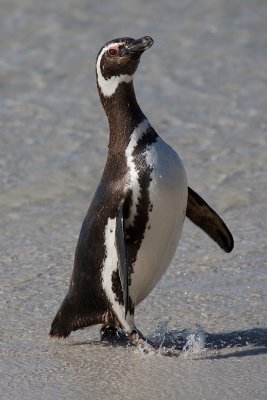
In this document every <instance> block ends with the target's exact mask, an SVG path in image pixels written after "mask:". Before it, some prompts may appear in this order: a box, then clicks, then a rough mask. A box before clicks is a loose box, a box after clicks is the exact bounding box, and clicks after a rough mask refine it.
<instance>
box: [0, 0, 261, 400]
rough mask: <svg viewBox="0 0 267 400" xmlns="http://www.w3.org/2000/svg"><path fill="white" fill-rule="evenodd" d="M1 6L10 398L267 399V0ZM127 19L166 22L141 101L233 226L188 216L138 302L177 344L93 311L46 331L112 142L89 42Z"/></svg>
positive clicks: (100, 40) (140, 27)
mask: <svg viewBox="0 0 267 400" xmlns="http://www.w3.org/2000/svg"><path fill="white" fill-rule="evenodd" d="M0 18H1V23H0V33H1V59H0V93H1V97H0V103H1V107H0V125H1V126H0V138H1V145H0V182H1V193H0V213H1V214H0V224H1V241H0V251H1V256H0V257H1V286H0V290H1V303H0V310H1V324H0V341H1V342H0V344H1V364H0V366H1V369H0V371H1V373H0V396H1V398H2V399H5V400H9V399H10V400H11V399H12V400H14V399H15V400H17V399H20V400H21V399H23V400H24V399H25V400H30V399H44V400H50V399H96V400H97V399H111V400H115V399H123V398H127V399H131V400H132V399H143V398H148V399H165V398H166V399H167V398H168V399H177V398H179V399H180V400H182V399H188V400H194V399H196V400H197V399H206V400H214V399H215V398H220V399H221V400H224V399H225V400H229V399H231V400H233V399H240V400H241V399H242V400H246V399H251V398H253V399H254V400H265V399H266V391H267V384H266V374H267V367H266V364H267V363H266V361H267V324H266V309H267V307H266V306H267V302H266V293H267V279H266V276H267V275H266V271H267V260H266V259H267V257H266V226H267V179H266V177H267V114H266V109H267V100H266V99H267V96H266V93H267V50H266V49H267V47H266V43H267V24H266V21H267V4H266V2H264V1H261V0H234V1H232V2H229V1H219V0H217V1H216V0H215V1H211V0H199V1H198V2H194V1H193V0H186V1H185V0H182V1H179V2H176V1H174V0H168V1H165V2H164V4H163V2H161V1H158V0H157V1H155V2H153V3H152V2H149V1H147V2H142V1H132V2H131V3H125V2H123V1H121V0H120V1H119V0H118V1H115V2H108V1H107V0H106V1H102V2H97V1H86V0H78V1H77V0H75V1H74V0H67V1H66V0H65V1H63V0H54V1H50V0H49V1H45V2H44V1H41V0H2V1H1V17H0ZM122 35H123V36H133V37H141V36H143V35H150V36H152V37H153V38H154V40H155V44H154V46H153V47H152V48H151V49H150V50H149V51H148V52H146V54H145V55H144V56H143V59H142V61H141V64H140V67H139V71H138V73H137V74H136V78H135V87H136V92H137V98H138V100H139V103H140V105H141V107H142V109H143V110H144V112H145V114H146V115H147V116H148V118H149V120H150V121H151V123H152V124H153V126H154V127H155V129H156V130H157V132H158V133H159V134H160V135H161V136H162V137H163V138H164V139H165V140H166V141H167V142H168V143H169V144H171V145H172V146H173V147H174V148H175V149H176V150H177V152H178V153H179V154H180V156H181V158H182V159H183V161H184V164H185V167H186V170H187V173H188V178H189V183H190V185H191V186H192V187H193V188H194V189H195V190H196V191H198V192H199V193H200V194H201V195H202V196H203V197H204V198H205V199H207V201H208V202H209V203H210V204H211V205H212V206H213V207H214V208H215V209H216V210H217V211H218V212H219V213H220V215H221V216H222V217H223V218H224V220H225V221H226V223H227V224H228V226H229V228H230V229H231V231H232V232H233V235H234V238H235V249H234V251H233V252H232V253H231V254H229V255H228V254H224V253H223V252H222V251H221V250H220V249H219V248H217V247H216V245H215V244H214V243H213V242H211V240H210V239H209V238H207V237H206V236H205V234H204V233H202V232H201V231H200V230H199V229H197V228H196V227H194V226H193V225H192V224H191V223H190V222H186V223H185V226H184V230H183V235H182V238H181V241H180V245H179V248H178V250H177V252H176V256H175V258H174V260H173V262H172V264H171V266H170V268H169V269H168V272H167V273H166V275H165V276H164V277H163V279H162V280H161V281H160V283H159V284H158V286H157V288H156V289H155V290H154V291H153V292H152V293H151V295H150V296H149V297H148V298H147V299H146V300H145V301H144V302H143V303H142V304H141V305H140V307H139V308H138V310H137V318H136V322H137V326H138V327H139V328H140V329H141V331H142V332H143V333H144V334H146V335H150V336H152V337H153V338H154V339H156V338H157V340H159V341H160V342H163V344H165V345H167V346H169V347H171V346H172V344H173V343H176V344H177V343H178V341H180V343H181V344H182V347H183V346H184V350H183V351H178V350H174V351H173V354H172V356H171V357H165V356H161V355H152V354H150V355H148V356H145V355H143V354H141V353H140V352H139V351H138V350H136V349H135V348H129V347H128V346H125V344H124V342H119V343H118V344H117V345H110V344H104V343H100V342H99V332H98V331H99V327H93V328H89V329H86V330H83V331H79V332H75V333H73V334H72V335H71V336H70V338H69V339H67V340H63V341H55V340H51V339H49V337H48V332H49V327H50V323H51V320H52V319H53V317H54V314H55V312H56V310H57V308H58V306H59V304H60V302H61V300H62V299H63V297H64V295H65V293H66V291H67V287H68V283H69V277H70V274H71V269H72V263H73V256H74V250H75V246H76V242H77V237H78V234H79V230H80V226H81V223H82V220H83V217H84V214H85V212H86V210H87V208H88V205H89V203H90V200H91V198H92V196H93V194H94V190H95V188H96V185H97V182H98V181H99V179H100V176H101V173H102V169H103V166H104V163H105V157H106V154H107V140H108V136H107V132H108V128H107V121H106V119H105V116H104V113H103V110H102V108H101V105H100V102H99V99H98V94H97V90H96V84H95V72H94V63H95V57H96V54H97V52H98V50H99V48H100V47H101V46H102V45H103V44H104V43H105V42H106V41H108V40H110V39H112V38H114V37H118V36H122ZM158 326H159V328H158V329H157V330H156V331H155V329H156V328H157V327H158Z"/></svg>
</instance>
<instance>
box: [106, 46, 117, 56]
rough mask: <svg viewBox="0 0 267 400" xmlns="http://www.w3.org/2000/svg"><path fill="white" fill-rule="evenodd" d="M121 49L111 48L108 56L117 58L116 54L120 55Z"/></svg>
mask: <svg viewBox="0 0 267 400" xmlns="http://www.w3.org/2000/svg"><path fill="white" fill-rule="evenodd" d="M118 51H119V48H118V47H111V48H110V49H108V54H109V55H110V56H116V54H118Z"/></svg>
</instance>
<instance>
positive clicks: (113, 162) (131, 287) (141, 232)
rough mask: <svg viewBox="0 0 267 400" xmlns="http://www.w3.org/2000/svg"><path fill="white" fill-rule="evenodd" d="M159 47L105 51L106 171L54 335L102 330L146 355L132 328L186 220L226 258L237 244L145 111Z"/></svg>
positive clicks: (119, 42) (138, 43)
mask: <svg viewBox="0 0 267 400" xmlns="http://www.w3.org/2000/svg"><path fill="white" fill-rule="evenodd" d="M152 44H153V39H152V38H151V37H149V36H145V37H143V38H141V39H137V40H134V39H131V38H128V37H125V38H120V39H115V40H112V41H110V42H108V43H106V44H105V45H104V46H103V47H102V48H101V50H100V52H99V54H98V56H97V60H96V78H97V87H98V91H99V95H100V99H101V102H102V105H103V108H104V110H105V113H106V115H107V118H108V122H109V128H110V136H109V146H108V157H107V161H106V166H105V169H104V172H103V175H102V178H101V181H100V183H99V186H98V188H97V190H96V193H95V195H94V197H93V200H92V203H91V205H90V208H89V210H88V212H87V214H86V216H85V219H84V221H83V224H82V228H81V232H80V236H79V240H78V244H77V248H76V253H75V261H74V268H73V272H72V277H71V281H70V287H69V291H68V293H67V295H66V297H65V299H64V301H63V303H62V305H61V307H60V308H59V310H58V312H57V314H56V316H55V318H54V320H53V322H52V326H51V331H50V335H51V336H54V337H59V338H60V337H63V338H65V337H67V336H68V335H69V334H70V333H71V332H72V331H75V330H77V329H81V328H84V327H87V326H90V325H95V324H102V328H101V332H102V335H103V334H104V333H105V331H106V330H107V329H110V328H111V329H112V328H114V329H116V328H120V329H123V330H124V331H125V333H126V335H127V336H128V339H129V341H130V342H131V343H133V344H135V345H138V346H140V347H141V348H145V347H146V342H145V338H144V337H143V336H142V334H141V333H140V332H139V331H138V330H137V329H136V327H135V323H134V312H135V307H136V306H137V305H138V304H139V303H140V302H141V301H142V300H143V299H144V298H145V297H146V296H147V295H148V294H149V293H150V292H151V290H152V289H153V288H154V286H155V285H156V283H157V282H158V281H159V279H160V278H161V276H162V275H163V273H164V272H165V271H166V269H167V267H168V265H169V264H170V262H171V260H172V258H173V256H174V253H175V251H176V248H177V245H178V241H179V239H180V236H181V231H182V226H183V222H184V218H185V215H186V216H187V217H188V218H189V219H190V220H191V221H192V222H194V223H195V224H196V225H198V226H199V227H200V228H202V229H203V230H204V231H205V232H206V233H207V234H208V235H209V236H210V237H211V238H212V239H213V240H215V241H216V242H217V243H218V245H219V246H220V247H221V248H222V249H223V250H224V251H226V252H230V251H231V250H232V249H233V245H234V242H233V238H232V235H231V233H230V232H229V230H228V228H227V227H226V225H225V223H224V222H223V221H222V220H221V218H220V217H219V216H218V215H217V214H216V213H215V212H214V211H213V210H212V209H211V208H210V207H209V205H208V204H207V203H206V202H205V201H204V200H203V199H202V198H201V197H200V196H199V195H198V194H197V193H195V192H194V191H193V190H192V189H190V188H188V185H187V177H186V172H185V169H184V166H183V164H182V161H181V160H180V158H179V156H178V155H177V154H176V152H175V151H174V150H173V149H172V148H171V147H170V146H169V145H168V144H166V143H165V142H164V141H163V140H162V139H161V137H160V136H159V135H158V134H157V133H156V131H155V130H154V128H153V127H152V126H151V124H150V122H149V121H148V119H147V118H146V117H145V115H144V114H143V112H142V110H141V109H140V107H139V105H138V103H137V101H136V97H135V92H134V87H133V76H134V73H135V71H136V69H137V67H138V64H139V61H140V57H141V55H142V53H143V52H144V51H145V50H147V49H149V48H150V47H151V46H152Z"/></svg>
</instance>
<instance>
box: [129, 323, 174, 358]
mask: <svg viewBox="0 0 267 400" xmlns="http://www.w3.org/2000/svg"><path fill="white" fill-rule="evenodd" d="M127 337H128V339H129V341H130V343H131V344H133V345H134V346H136V347H137V348H138V349H139V350H141V351H142V352H143V353H145V354H148V353H149V354H153V353H155V354H161V355H166V356H171V355H172V351H171V349H166V348H165V347H161V346H157V345H155V344H154V343H153V342H152V341H151V340H149V339H147V338H145V337H144V336H143V335H142V333H141V332H139V331H137V330H136V329H134V330H133V331H132V332H131V333H129V334H128V335H127Z"/></svg>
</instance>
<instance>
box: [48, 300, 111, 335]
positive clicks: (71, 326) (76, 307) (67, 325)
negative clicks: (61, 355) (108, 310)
mask: <svg viewBox="0 0 267 400" xmlns="http://www.w3.org/2000/svg"><path fill="white" fill-rule="evenodd" d="M84 306H85V305H84V304H83V307H82V306H81V304H77V302H75V301H73V300H72V299H71V298H69V297H68V295H67V296H66V298H65V300H64V301H63V303H62V305H61V306H60V308H59V310H58V312H57V314H56V316H55V318H54V320H53V322H52V324H51V329H50V333H49V335H50V336H51V337H55V338H66V337H68V336H69V335H70V333H71V332H72V331H76V330H78V329H83V328H86V327H88V326H91V325H96V324H100V323H102V322H103V315H104V314H105V312H101V313H99V312H94V311H92V308H91V307H88V306H87V307H84Z"/></svg>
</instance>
